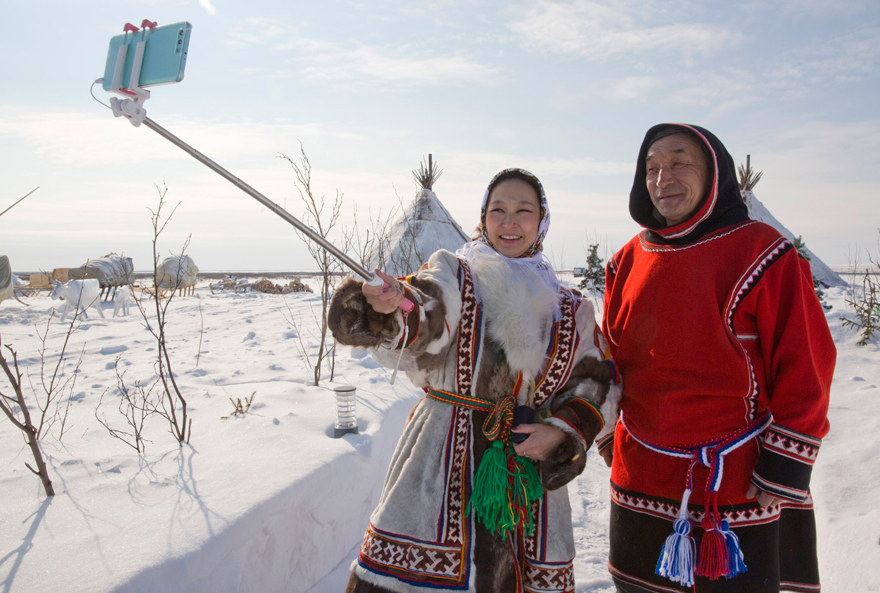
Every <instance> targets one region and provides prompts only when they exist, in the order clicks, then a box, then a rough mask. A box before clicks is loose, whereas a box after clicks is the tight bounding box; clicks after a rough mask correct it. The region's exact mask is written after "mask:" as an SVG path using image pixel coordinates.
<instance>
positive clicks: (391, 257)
mask: <svg viewBox="0 0 880 593" xmlns="http://www.w3.org/2000/svg"><path fill="white" fill-rule="evenodd" d="M428 189H429V188H428ZM394 195H395V196H396V197H397V203H398V205H399V206H400V211H401V213H402V215H401V218H402V220H401V221H400V224H401V225H402V226H400V227H398V228H400V237H399V238H398V240H397V244H396V245H394V246H393V247H392V246H391V245H390V239H391V238H393V235H391V232H392V231H393V228H392V229H390V230H389V243H386V245H385V249H384V251H387V253H385V255H384V258H383V256H382V255H381V254H380V256H379V257H380V259H384V262H383V263H384V264H385V266H384V267H381V266H376V267H378V268H379V269H381V270H387V271H388V272H390V273H392V274H397V275H403V274H407V273H409V272H415V271H416V270H418V269H419V267H420V266H421V265H422V264H423V263H425V262H426V261H427V259H428V257H429V256H430V255H431V254H430V253H423V252H422V249H421V247H420V246H419V236H420V235H421V234H422V221H421V220H419V219H418V209H417V208H413V209H412V211H411V212H408V211H407V208H406V206H405V205H404V203H403V198H401V197H400V194H399V193H397V188H395V189H394Z"/></svg>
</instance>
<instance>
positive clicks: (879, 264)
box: [841, 229, 880, 346]
mask: <svg viewBox="0 0 880 593" xmlns="http://www.w3.org/2000/svg"><path fill="white" fill-rule="evenodd" d="M877 232H878V235H880V229H877ZM865 251H866V252H867V253H868V261H869V262H871V266H870V267H868V266H866V267H865V269H864V273H860V272H857V268H858V267H859V263H858V259H856V260H855V261H851V262H850V266H851V268H852V277H853V280H852V281H851V282H850V290H849V291H848V292H847V294H846V296H845V299H844V300H845V302H846V306H847V309H849V310H850V311H852V312H853V313H854V314H855V319H851V318H848V317H843V318H841V323H842V324H843V325H844V326H846V327H851V328H853V329H855V330H857V331H860V332H861V336H862V337H861V340H859V342H858V344H859V346H867V345H868V342H869V341H870V340H871V337H873V335H874V332H877V331H880V281H878V280H877V279H875V278H874V277H873V276H875V275H880V255H878V258H877V259H874V257H873V256H872V255H871V252H870V251H868V250H867V249H866V250H865ZM877 251H878V254H880V236H878V239H877ZM872 268H873V269H872ZM857 275H860V276H861V283H860V284H861V285H860V286H859V285H857V284H856V282H855V279H856V276H857Z"/></svg>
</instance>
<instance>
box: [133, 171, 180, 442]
mask: <svg viewBox="0 0 880 593" xmlns="http://www.w3.org/2000/svg"><path fill="white" fill-rule="evenodd" d="M156 190H157V191H158V193H159V204H158V206H157V207H156V210H155V211H154V210H152V209H151V208H148V210H149V211H150V215H151V217H150V221H151V223H152V227H153V238H152V243H153V287H152V288H153V295H154V296H155V303H154V304H155V309H156V326H155V327H153V325H151V324H150V320H149V316H148V315H147V310H146V305H145V304H144V302H143V299H141V300H135V302H136V303H137V307H138V311H140V314H141V317H142V318H143V320H144V323H145V324H146V327H147V329H148V330H149V332H150V333H151V334H152V335H153V338H154V339H155V340H156V344H157V349H156V350H157V354H156V362H155V363H154V364H155V371H156V375H157V377H158V378H157V379H156V381H157V382H158V383H159V384H160V386H161V389H160V394H159V397H158V401H156V404H155V407H154V413H156V414H158V415H159V416H161V417H162V418H164V419H165V420H166V421H167V423H168V430H169V432H170V433H171V434H172V436H174V438H175V440H176V441H177V443H178V444H179V445H183V443H188V442H189V439H190V437H191V436H192V419H191V418H189V417H188V414H187V402H186V398H184V397H183V394H182V393H181V391H180V386H179V385H178V384H177V378H176V377H175V375H174V372H173V370H172V365H171V356H170V355H169V353H168V335H167V332H166V328H167V325H168V318H167V315H168V308H169V307H170V306H171V302H172V301H173V300H174V296H175V295H176V294H178V290H179V289H180V288H181V287H182V284H183V274H182V273H180V272H179V273H178V274H177V282H176V284H174V285H173V286H171V293H170V295H169V296H168V297H167V298H164V299H163V298H160V295H161V292H160V288H161V287H160V279H159V257H160V251H159V236H160V235H161V234H162V232H163V231H164V230H165V227H166V226H167V225H168V222H169V221H170V220H171V218H172V217H173V216H174V213H175V212H176V211H177V208H178V206H180V202H178V203H177V205H176V206H174V208H172V210H171V213H170V214H168V215H167V216H165V215H164V214H163V213H162V210H163V208H165V207H166V206H167V202H166V201H165V196H166V195H167V194H168V188H167V187H162V188H159V187H158V186H157V187H156ZM191 238H192V236H191V235H190V236H188V237H187V238H186V241H184V244H183V247H182V248H181V250H180V255H178V256H177V257H178V258H179V259H180V260H181V261H183V258H184V257H185V255H186V250H187V248H188V247H189V242H190V239H191ZM183 268H184V266H182V265H179V266H178V270H182V269H183ZM151 390H152V388H151Z"/></svg>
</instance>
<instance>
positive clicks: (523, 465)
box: [511, 455, 544, 536]
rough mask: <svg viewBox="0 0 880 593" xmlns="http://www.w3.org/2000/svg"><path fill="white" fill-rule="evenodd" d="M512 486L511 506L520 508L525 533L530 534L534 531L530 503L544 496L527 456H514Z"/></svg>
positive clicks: (533, 467)
mask: <svg viewBox="0 0 880 593" xmlns="http://www.w3.org/2000/svg"><path fill="white" fill-rule="evenodd" d="M513 461H514V474H513V487H512V488H511V506H512V507H513V508H515V509H522V511H521V512H520V513H518V514H519V515H522V520H523V521H524V525H525V533H526V535H529V536H530V535H532V533H533V532H534V531H535V523H534V521H533V520H532V513H531V508H532V503H533V502H535V501H536V500H540V499H541V497H542V496H544V487H543V486H541V478H540V477H538V470H537V469H536V468H535V464H534V463H532V460H531V459H529V458H528V457H520V456H519V455H517V456H515V457H514V459H513Z"/></svg>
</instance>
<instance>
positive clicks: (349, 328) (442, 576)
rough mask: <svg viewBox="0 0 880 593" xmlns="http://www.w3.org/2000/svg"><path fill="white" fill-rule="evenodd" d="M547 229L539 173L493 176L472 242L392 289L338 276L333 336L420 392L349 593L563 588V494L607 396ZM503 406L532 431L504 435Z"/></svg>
mask: <svg viewBox="0 0 880 593" xmlns="http://www.w3.org/2000/svg"><path fill="white" fill-rule="evenodd" d="M549 220H550V214H549V210H548V208H547V199H546V197H545V195H544V190H543V187H542V186H541V183H540V182H539V181H538V179H537V178H536V177H535V176H534V175H532V174H531V173H528V172H527V171H523V170H521V169H506V170H504V171H502V172H501V173H499V174H498V175H496V176H495V178H494V179H493V180H492V182H491V183H490V184H489V187H488V189H487V190H486V193H485V195H484V197H483V204H482V210H481V215H480V226H479V232H480V234H479V237H478V238H477V239H476V240H474V241H472V242H470V243H467V244H465V245H464V246H463V247H462V248H461V249H459V251H458V252H457V253H456V254H452V253H450V252H448V251H444V250H441V251H438V252H437V253H435V254H433V255H432V256H431V258H430V259H429V261H428V263H427V264H426V266H425V267H424V268H422V270H421V271H419V272H418V273H417V274H415V275H413V276H409V277H407V278H406V279H405V280H404V281H403V282H398V281H397V280H395V279H394V278H391V277H389V276H387V275H384V274H382V273H381V272H379V274H380V275H381V276H382V277H383V278H384V279H385V281H386V283H387V286H386V287H384V288H383V287H370V286H366V285H364V284H362V283H359V282H355V281H352V280H348V281H346V282H345V283H344V284H343V285H342V286H341V287H340V288H339V290H337V291H336V294H335V295H334V297H333V302H332V304H331V308H330V328H331V329H332V331H333V335H334V336H335V338H336V340H337V341H338V342H340V343H343V344H348V345H353V346H364V347H368V348H370V349H371V350H372V351H373V356H374V357H375V358H376V360H378V361H379V362H381V363H383V364H385V365H387V366H390V367H395V368H396V366H397V365H399V366H400V369H401V370H403V371H405V372H406V373H407V375H408V376H409V378H410V379H411V380H412V382H413V383H414V384H415V385H417V386H419V387H422V388H424V389H425V392H426V397H425V398H423V399H422V400H421V401H420V402H419V404H418V405H417V406H416V408H415V409H414V410H413V412H412V414H411V417H410V420H409V421H408V423H407V425H406V428H405V429H404V432H403V435H402V437H401V439H400V442H399V443H398V445H397V449H396V451H395V453H394V456H393V457H392V460H391V466H390V468H389V470H388V476H387V478H386V481H385V487H384V490H383V493H382V497H381V499H380V501H379V506H378V507H377V508H376V510H375V511H374V512H373V515H372V516H371V519H370V525H369V527H368V528H367V533H366V535H365V537H364V542H363V545H362V547H361V552H360V556H359V558H358V560H357V562H356V563H355V564H354V566H353V569H352V576H351V580H350V581H349V585H348V589H347V591H348V592H350V593H366V592H371V593H372V592H385V591H396V592H402V591H413V592H415V591H428V590H434V591H437V590H441V591H444V590H445V591H477V592H480V593H484V592H485V593H494V592H504V593H509V592H514V591H517V592H518V591H523V590H528V591H545V590H546V591H565V592H568V591H574V575H573V569H572V560H573V558H574V539H573V534H572V527H571V510H570V508H569V503H568V493H567V491H566V488H565V487H564V485H565V484H566V483H568V482H569V481H571V480H572V479H573V478H574V477H575V476H577V475H578V474H579V473H580V472H581V471H582V470H583V468H584V464H585V463H586V451H587V449H588V448H589V447H590V445H591V444H592V442H593V439H594V438H595V437H596V435H597V434H598V433H599V432H600V430H602V429H603V427H604V420H603V418H604V417H614V414H616V402H617V399H619V389H618V387H616V386H614V385H612V383H613V378H614V375H615V373H614V368H613V366H612V365H611V364H610V363H609V364H605V361H604V357H603V351H604V349H605V344H604V340H603V339H602V336H601V335H600V334H599V331H598V328H597V327H596V324H595V320H594V315H593V308H592V306H591V304H590V303H589V302H588V301H586V300H583V299H581V298H580V296H579V295H577V294H573V293H572V292H571V291H570V290H568V289H567V288H565V287H563V286H561V285H560V284H559V282H558V280H557V278H556V275H555V273H554V272H553V269H552V267H551V266H550V265H549V263H548V262H547V260H546V259H545V258H544V256H543V254H542V253H541V248H542V242H543V239H544V236H545V235H546V233H547V229H548V226H549ZM404 299H406V300H408V301H410V302H411V303H413V304H414V305H415V306H414V308H412V310H410V311H409V312H407V313H404V311H403V310H402V309H401V308H400V305H401V304H402V303H403V302H404ZM407 308H408V307H407ZM514 408H516V413H515V415H516V416H517V417H518V418H519V417H520V416H523V417H524V418H525V417H528V416H530V415H534V412H533V411H534V410H537V418H536V422H535V423H528V421H527V420H526V421H525V422H524V423H522V424H519V425H518V426H517V427H513V426H512V424H513V416H514V411H513V410H514ZM609 429H610V427H609ZM514 440H522V442H519V443H514Z"/></svg>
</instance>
